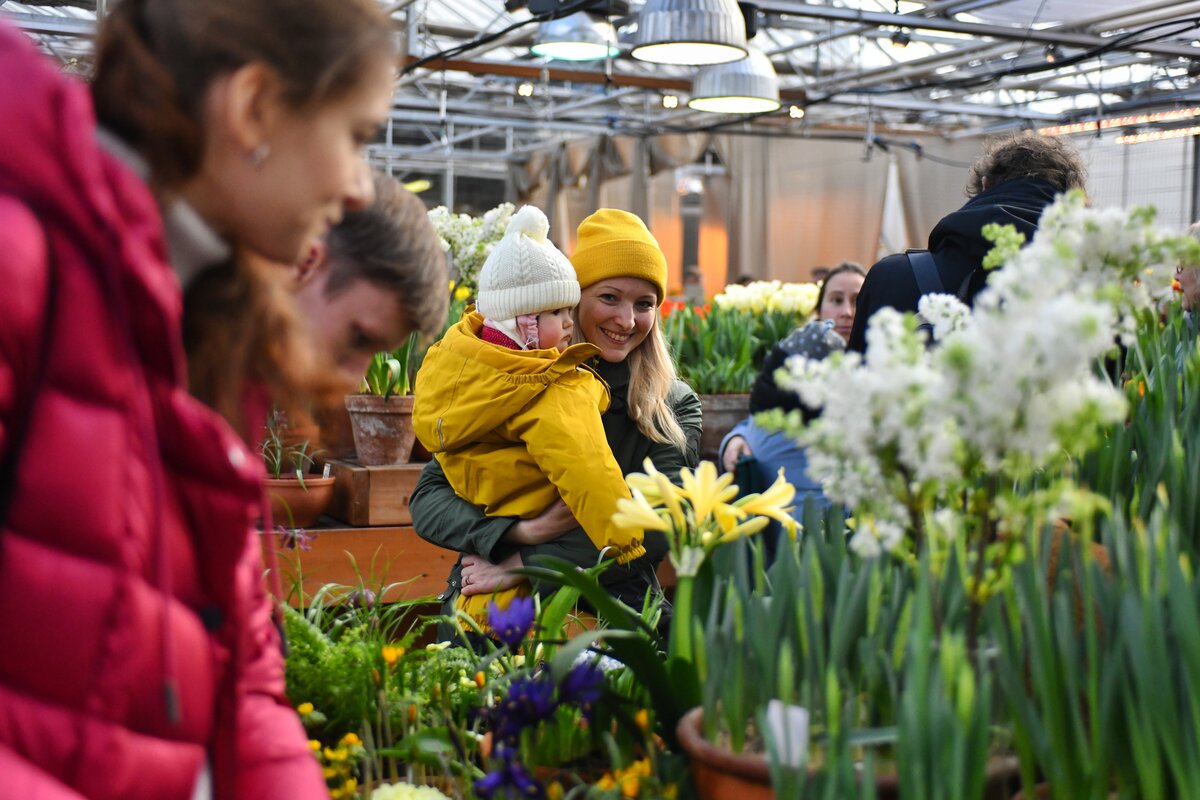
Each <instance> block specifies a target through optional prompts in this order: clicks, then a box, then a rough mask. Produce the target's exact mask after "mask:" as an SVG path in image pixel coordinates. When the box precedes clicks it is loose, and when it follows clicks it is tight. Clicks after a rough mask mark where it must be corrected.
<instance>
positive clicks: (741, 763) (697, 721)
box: [675, 706, 771, 784]
mask: <svg viewBox="0 0 1200 800" xmlns="http://www.w3.org/2000/svg"><path fill="white" fill-rule="evenodd" d="M703 719H704V706H696V707H695V708H693V709H692V710H691V711H688V712H687V713H686V714H684V715H683V716H682V717H680V718H679V724H678V725H677V726H675V735H676V737H678V739H679V745H680V746H681V747H682V748H683V750H684V752H685V753H687V754H688V758H693V759H700V760H702V761H705V762H707V763H709V764H712V765H713V766H715V767H716V768H717V769H719V770H721V771H722V772H729V773H733V774H734V775H738V776H740V777H743V778H749V779H750V780H753V781H756V782H758V783H767V784H769V783H770V782H771V766H770V764H768V763H767V757H766V756H765V755H763V754H746V753H734V752H732V751H729V750H724V749H722V748H720V747H717V746H716V745H714V744H713V743H712V742H710V741H708V740H707V739H705V738H704V736H703V734H701V733H700V725H701V722H702V721H703Z"/></svg>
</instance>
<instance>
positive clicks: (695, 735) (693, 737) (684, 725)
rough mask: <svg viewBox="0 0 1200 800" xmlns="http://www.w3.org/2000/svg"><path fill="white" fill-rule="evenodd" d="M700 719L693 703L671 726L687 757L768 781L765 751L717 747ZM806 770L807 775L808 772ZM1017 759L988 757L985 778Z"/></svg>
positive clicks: (894, 777) (895, 786)
mask: <svg viewBox="0 0 1200 800" xmlns="http://www.w3.org/2000/svg"><path fill="white" fill-rule="evenodd" d="M703 719H704V706H696V707H695V708H693V709H691V710H690V711H688V712H687V713H686V714H684V715H683V716H682V717H680V718H679V724H678V725H677V726H676V727H675V735H676V737H677V738H678V739H679V744H680V746H681V747H682V748H683V750H684V752H685V753H687V755H688V758H692V759H697V758H698V759H700V760H702V761H705V762H707V763H709V764H712V765H713V766H714V767H715V768H717V769H718V770H721V771H722V772H729V773H733V774H735V775H738V776H739V777H743V778H748V779H750V780H753V781H756V782H760V783H762V782H765V783H768V784H769V783H770V782H771V766H770V764H769V763H768V761H767V756H766V754H762V753H755V754H749V755H747V754H745V753H734V752H732V751H730V750H724V749H722V748H720V747H717V746H716V745H714V744H713V743H712V742H710V741H708V740H707V739H705V738H704V736H703V735H702V734H701V733H700V726H701V723H702V721H703ZM811 772H812V771H811V770H810V774H811ZM1019 773H1020V759H1018V758H1017V756H1015V755H1011V754H1010V755H1004V756H991V757H989V758H988V761H987V765H986V766H985V767H984V775H985V780H987V779H995V778H999V777H1002V776H1004V775H1019ZM874 781H875V786H876V788H877V789H880V790H883V791H893V792H895V791H899V789H900V776H899V775H898V774H894V773H893V774H888V773H884V774H882V775H879V774H877V775H875V776H874Z"/></svg>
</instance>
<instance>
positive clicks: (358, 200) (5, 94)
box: [0, 0, 393, 800]
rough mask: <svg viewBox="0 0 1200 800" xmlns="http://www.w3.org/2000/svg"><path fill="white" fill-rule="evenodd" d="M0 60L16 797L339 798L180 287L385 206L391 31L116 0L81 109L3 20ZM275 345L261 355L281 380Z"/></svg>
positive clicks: (263, 301)
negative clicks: (189, 351) (293, 699)
mask: <svg viewBox="0 0 1200 800" xmlns="http://www.w3.org/2000/svg"><path fill="white" fill-rule="evenodd" d="M0 70H2V71H3V73H4V74H5V75H8V76H20V79H19V80H16V79H13V80H8V81H5V82H3V83H0V114H2V115H3V117H4V119H5V124H4V125H3V126H0V246H2V247H3V251H4V253H5V258H4V259H3V260H2V261H0V283H2V284H3V285H4V286H5V290H4V291H3V292H0V598H2V599H0V607H2V608H3V609H4V610H5V613H4V615H3V622H0V651H3V652H4V653H5V658H4V659H3V666H2V667H0V774H2V775H3V776H4V779H5V787H4V791H5V793H6V794H8V795H11V796H14V797H37V798H42V799H51V800H68V798H69V799H70V800H79V798H122V800H123V799H124V798H130V797H137V798H153V799H157V798H164V799H166V798H171V799H173V798H180V799H181V800H186V799H187V798H209V797H230V798H232V797H245V798H299V799H300V800H304V799H305V798H324V797H327V796H328V793H327V790H326V788H325V781H324V779H323V777H322V775H321V771H320V769H319V768H318V766H317V764H316V761H315V760H314V759H313V757H312V754H311V752H310V750H309V748H308V744H307V741H306V737H305V734H304V731H303V729H302V728H301V726H300V723H299V720H298V718H297V717H296V715H295V713H294V712H293V711H292V710H291V709H290V708H289V707H288V705H287V702H286V700H285V698H284V696H283V671H282V663H281V653H280V646H279V639H278V636H277V633H276V631H275V628H274V627H273V625H272V624H271V605H270V603H269V601H268V599H267V597H266V596H265V594H264V592H263V589H262V564H261V555H260V545H259V541H258V536H256V535H254V534H253V529H252V523H253V521H254V519H255V518H256V517H257V516H258V514H259V510H260V507H261V496H262V493H261V485H260V475H261V472H262V466H261V463H260V462H259V461H258V459H257V458H256V457H255V456H254V455H253V454H252V453H251V452H250V451H249V450H247V448H246V447H245V445H244V444H242V442H241V441H239V439H238V437H237V436H236V435H235V433H234V432H233V431H232V430H231V429H230V428H229V426H228V425H227V424H226V423H225V422H224V421H223V420H221V419H220V418H219V417H218V416H217V415H216V414H215V413H213V412H212V411H211V410H210V409H208V408H205V407H204V406H203V405H201V404H200V403H199V402H198V401H197V400H196V399H195V398H192V397H190V396H189V395H188V394H187V391H186V387H185V383H184V381H185V372H186V365H185V361H184V356H183V345H182V337H181V322H180V307H181V297H180V288H181V287H183V288H188V287H190V286H191V284H192V283H193V281H194V280H195V279H196V278H197V277H198V276H201V275H203V274H204V273H205V272H206V271H207V270H209V269H211V268H212V267H213V266H214V265H221V264H226V263H228V262H230V260H231V259H233V258H235V257H237V256H240V255H241V254H242V253H249V254H253V255H256V256H258V257H261V258H264V259H268V260H271V261H275V262H282V263H286V264H291V263H295V262H296V261H299V260H300V258H301V257H302V255H303V254H304V253H306V252H308V250H309V248H310V247H311V246H312V245H313V244H314V243H315V242H316V241H317V240H318V239H319V238H320V237H322V236H324V235H325V234H326V233H327V232H328V231H329V229H330V228H331V227H333V226H334V225H336V224H337V223H338V221H340V219H341V218H342V215H343V213H344V212H345V210H347V209H355V208H360V207H363V206H365V205H366V204H368V203H369V202H370V201H371V195H372V191H371V184H370V182H369V180H368V177H367V169H366V165H365V163H364V161H363V160H362V157H361V150H362V145H363V144H365V143H366V142H367V141H369V140H370V139H371V138H372V136H373V135H374V132H375V131H376V129H377V128H378V126H379V125H380V124H381V123H382V122H383V121H384V119H385V118H386V114H387V111H388V109H389V107H390V97H391V81H392V76H393V55H392V52H391V31H390V28H389V25H388V21H387V19H386V17H384V15H383V14H382V12H381V11H380V9H379V8H378V6H377V5H376V4H375V3H374V2H373V1H372V0H124V2H121V3H119V4H117V5H115V6H114V7H113V9H112V10H111V12H110V13H109V14H108V15H107V16H106V17H105V19H104V20H103V22H102V23H101V26H100V31H99V41H98V45H97V61H96V73H95V82H94V84H93V87H92V98H91V100H89V98H88V95H87V91H86V89H85V87H83V86H81V85H78V84H75V83H73V82H71V81H70V80H68V79H66V78H64V77H63V76H62V75H60V74H59V73H58V71H57V70H56V69H55V68H54V66H53V65H51V64H50V63H49V62H48V61H46V60H45V59H44V58H42V57H41V56H39V55H38V54H37V53H36V52H35V51H34V50H33V47H32V45H31V44H30V43H29V42H28V41H27V40H26V39H25V37H24V36H23V35H22V34H20V33H18V32H16V31H15V30H13V29H12V28H11V27H9V26H0ZM93 102H94V108H95V119H93V110H92V108H93V105H92V104H93ZM97 120H98V122H99V126H100V127H99V129H97V125H96V121H97ZM279 298H282V300H281V302H284V303H285V305H284V306H281V308H282V309H283V310H282V311H281V312H280V313H281V315H282V316H281V318H286V317H287V313H286V312H287V308H286V304H287V303H290V300H289V299H288V298H287V296H286V295H276V296H275V297H271V296H260V295H257V294H254V293H253V292H251V293H250V294H248V295H247V296H246V297H245V298H244V299H243V300H242V301H240V302H238V303H234V304H231V308H230V311H231V314H233V315H242V316H246V315H253V314H255V313H257V312H258V311H259V310H261V309H263V308H271V307H272V305H273V303H274V301H275V300H276V299H279ZM283 330H284V329H283V328H280V329H279V332H280V333H281V334H282V332H283ZM285 345H286V339H281V338H280V337H279V336H276V335H267V336H263V337H262V338H261V339H259V340H257V341H256V342H254V343H252V346H253V347H254V348H256V350H255V352H254V353H253V354H252V355H251V361H255V362H261V363H263V364H270V365H272V366H271V367H270V369H273V370H275V373H276V374H277V375H278V377H279V378H280V380H281V381H283V380H286V379H287V378H288V377H289V376H290V375H291V370H290V369H289V366H290V365H289V364H288V363H287V360H286V356H287V351H286V346H285ZM197 366H200V367H202V366H203V365H197ZM246 416H247V418H252V417H253V416H254V413H253V412H248V413H247V414H246Z"/></svg>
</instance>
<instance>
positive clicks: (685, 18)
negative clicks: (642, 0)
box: [630, 0, 746, 66]
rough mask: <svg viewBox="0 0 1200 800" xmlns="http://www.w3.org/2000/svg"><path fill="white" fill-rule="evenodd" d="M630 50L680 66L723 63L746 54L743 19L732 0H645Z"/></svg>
mask: <svg viewBox="0 0 1200 800" xmlns="http://www.w3.org/2000/svg"><path fill="white" fill-rule="evenodd" d="M637 24H638V28H637V39H636V40H635V41H636V44H635V45H634V48H633V51H632V52H631V53H630V55H632V56H633V57H634V58H636V59H638V60H640V61H649V62H651V63H654V64H672V65H679V66H705V65H709V64H725V63H727V62H730V61H738V60H740V59H743V58H745V57H746V21H745V19H744V18H743V17H742V12H741V10H740V9H738V5H737V3H736V2H735V0H647V2H646V5H645V6H644V7H643V8H642V12H641V14H639V15H638V23H637Z"/></svg>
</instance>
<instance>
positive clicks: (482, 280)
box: [475, 206, 579, 321]
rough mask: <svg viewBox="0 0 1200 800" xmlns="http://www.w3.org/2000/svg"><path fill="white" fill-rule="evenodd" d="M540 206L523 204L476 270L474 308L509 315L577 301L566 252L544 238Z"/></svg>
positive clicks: (545, 222)
mask: <svg viewBox="0 0 1200 800" xmlns="http://www.w3.org/2000/svg"><path fill="white" fill-rule="evenodd" d="M549 232H550V222H549V221H548V220H547V219H546V215H545V214H543V213H542V211H541V209H539V208H537V207H535V206H523V207H522V208H521V210H520V211H518V212H517V213H516V214H514V215H513V217H512V219H510V220H509V221H508V227H507V228H505V229H504V238H502V239H501V240H500V241H499V242H498V243H497V244H496V247H495V248H494V249H493V250H492V252H491V255H489V256H488V257H487V261H485V262H484V264H483V269H481V270H480V271H479V286H478V287H477V288H476V292H475V307H476V309H478V310H479V313H480V314H483V316H484V317H486V318H488V319H492V320H497V321H501V320H512V319H515V318H516V317H519V316H522V315H524V314H537V313H539V312H541V311H553V310H555V309H558V308H568V307H570V306H576V305H578V304H579V281H578V280H576V278H575V269H574V267H572V266H571V262H570V261H568V260H567V257H566V256H564V255H563V254H562V253H560V252H559V250H558V248H557V247H555V246H554V244H553V243H552V242H550V241H549V240H548V239H547V238H546V234H548V233H549Z"/></svg>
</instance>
